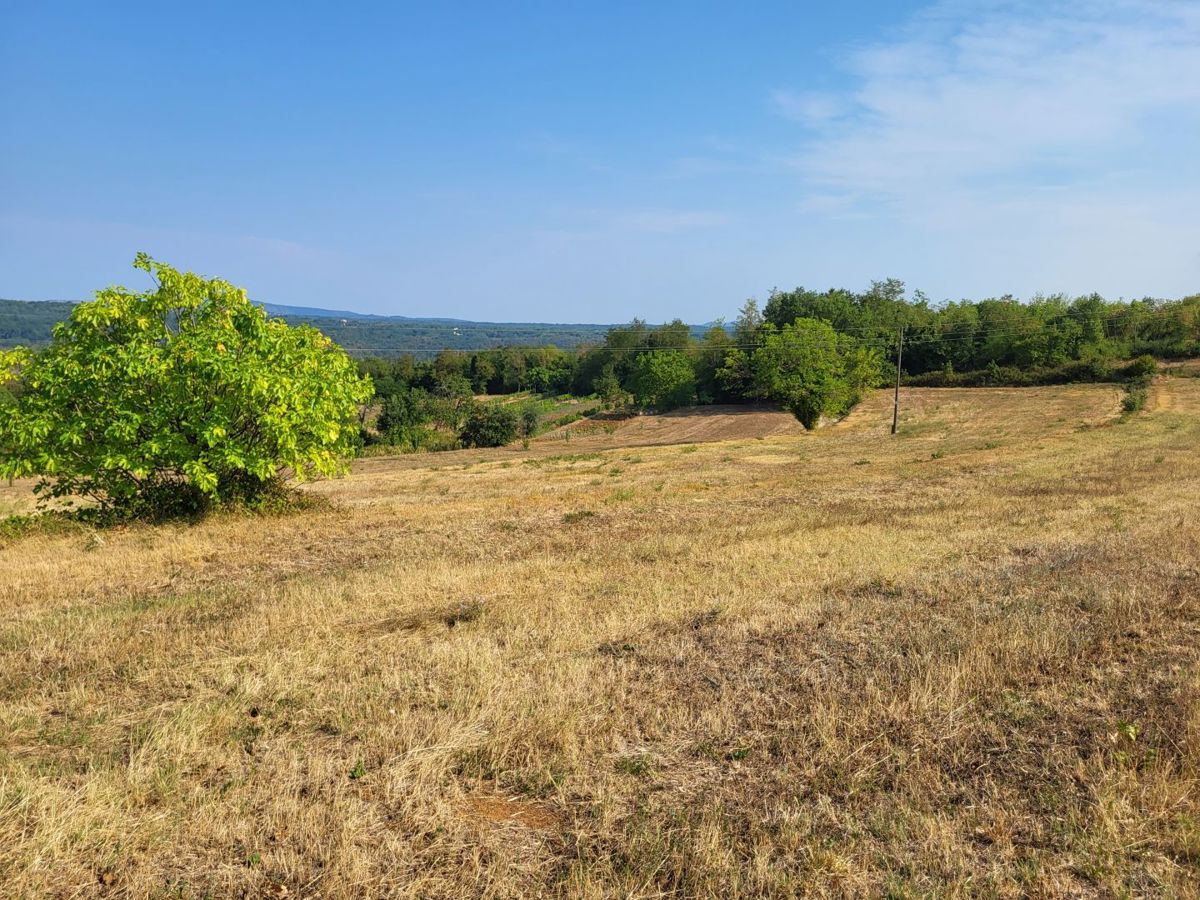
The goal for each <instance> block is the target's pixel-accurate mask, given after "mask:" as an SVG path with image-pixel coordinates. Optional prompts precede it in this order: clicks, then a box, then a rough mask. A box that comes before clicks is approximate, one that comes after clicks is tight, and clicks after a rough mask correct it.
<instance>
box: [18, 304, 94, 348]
mask: <svg viewBox="0 0 1200 900" xmlns="http://www.w3.org/2000/svg"><path fill="white" fill-rule="evenodd" d="M74 305H75V304H74V303H73V302H72V301H70V300H41V301H38V302H36V303H30V302H27V301H24V300H0V347H12V346H14V345H16V344H24V345H33V346H37V345H39V344H44V343H46V342H47V341H48V340H50V329H51V327H53V325H54V323H55V322H60V321H62V320H63V319H65V318H66V317H67V315H68V314H69V313H70V312H71V307H72V306H74Z"/></svg>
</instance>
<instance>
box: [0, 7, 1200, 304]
mask: <svg viewBox="0 0 1200 900" xmlns="http://www.w3.org/2000/svg"><path fill="white" fill-rule="evenodd" d="M1198 210H1200V2H1195V0H1183V2H1173V0H1129V2H1088V0H1077V2H1070V3H1062V4H1058V3H1055V2H1028V3H1025V2H1016V3H1000V2H986V0H979V2H966V0H954V2H944V3H940V4H936V5H930V4H928V3H910V2H883V0H876V2H849V3H847V2H843V3H802V2H797V0H791V2H766V0H756V2H753V3H733V2H728V3H720V4H719V3H707V2H698V0H691V2H637V3H623V2H611V0H609V2H602V3H601V2H597V3H592V4H586V5H585V4H582V3H564V2H546V3H515V2H514V3H490V2H488V3H482V2H481V3H472V4H464V3H458V4H452V3H438V2H434V3H428V2H422V3H379V4H369V3H365V2H356V3H342V4H317V3H305V2H289V3H278V4H270V3H267V2H254V3H246V2H238V3H228V4H219V3H188V4H183V3H156V4H146V5H144V6H139V5H135V4H130V3H121V2H116V0H114V2H110V3H96V2H87V3H12V4H9V5H7V6H6V8H5V12H4V13H3V16H2V17H0V296H3V297H16V298H26V299H60V298H62V299H82V298H84V297H86V296H89V295H90V292H91V291H92V290H94V289H96V288H99V287H102V286H105V285H108V284H112V283H127V284H131V285H138V284H139V281H138V275H139V273H135V272H133V271H132V270H131V269H130V268H129V263H130V262H131V260H132V259H133V256H134V253H135V252H136V251H137V250H143V249H144V250H146V251H148V252H150V253H151V254H152V255H154V256H157V257H159V258H160V259H164V260H166V261H168V262H170V263H172V264H174V265H177V266H180V267H185V268H189V269H193V270H195V271H198V272H202V273H205V274H209V275H221V276H223V277H226V278H229V279H230V280H232V281H234V282H236V283H238V284H241V285H243V286H245V287H246V288H248V289H249V290H250V292H251V296H252V297H253V298H254V299H257V300H263V301H271V302H276V303H287V304H297V305H308V306H324V307H336V308H350V309H356V310H361V311H365V312H379V313H396V314H404V315H437V316H446V315H449V316H456V317H462V318H474V319H487V320H522V321H531V320H533V321H601V322H611V321H624V320H627V319H629V318H630V317H632V316H634V315H640V316H642V317H645V318H648V319H650V320H652V321H661V320H665V319H668V318H672V317H675V316H679V317H681V318H684V319H686V320H689V321H694V322H702V321H707V320H710V319H712V318H715V317H717V316H722V315H724V316H732V315H733V314H734V312H735V311H736V309H737V307H738V306H739V305H740V303H741V301H742V300H743V299H745V298H746V297H749V296H757V297H758V298H760V299H763V298H765V297H766V295H767V294H768V292H769V290H770V289H771V287H773V286H779V287H781V288H791V287H794V286H796V285H801V284H802V285H805V286H807V287H812V288H826V287H830V286H834V285H838V286H847V287H852V288H859V287H865V286H866V285H867V284H868V282H869V281H870V280H872V279H876V278H884V277H888V276H894V277H897V278H901V279H903V280H904V281H906V282H907V283H908V285H909V287H910V289H912V288H920V289H922V290H924V291H925V292H926V293H927V294H928V295H929V296H930V297H931V298H933V299H935V300H940V299H945V298H959V297H983V296H997V295H1001V294H1005V293H1013V294H1016V295H1018V296H1023V297H1027V296H1029V295H1031V294H1033V293H1034V292H1037V291H1043V292H1047V293H1049V292H1058V291H1065V292H1069V293H1082V292H1087V291H1092V290H1096V291H1099V292H1101V293H1103V294H1105V295H1106V296H1110V297H1117V296H1126V297H1131V296H1143V295H1153V296H1164V297H1174V296H1180V295H1183V294H1188V293H1194V292H1197V291H1200V213H1198ZM143 277H144V276H143Z"/></svg>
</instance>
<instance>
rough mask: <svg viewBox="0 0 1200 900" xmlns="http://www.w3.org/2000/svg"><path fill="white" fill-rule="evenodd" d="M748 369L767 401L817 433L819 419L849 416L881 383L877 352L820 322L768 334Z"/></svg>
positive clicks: (802, 322)
mask: <svg viewBox="0 0 1200 900" xmlns="http://www.w3.org/2000/svg"><path fill="white" fill-rule="evenodd" d="M750 367H751V371H752V373H753V378H754V383H755V384H756V385H757V387H758V388H759V390H760V391H761V392H762V393H763V395H765V396H766V397H769V398H770V399H772V400H774V401H776V402H777V403H780V404H781V405H782V406H783V407H784V408H785V409H787V410H789V411H790V412H791V413H792V414H794V415H795V416H796V418H797V419H799V420H800V422H801V423H802V424H803V425H804V427H805V428H815V427H816V425H817V422H818V420H819V419H820V418H821V416H840V415H843V414H844V413H846V412H848V411H849V410H850V408H851V407H853V406H854V404H856V403H857V402H858V401H859V400H860V399H861V398H862V395H863V393H864V392H865V391H867V390H869V389H870V388H872V387H874V386H875V385H877V384H878V383H879V379H880V374H881V361H880V356H879V353H878V352H877V351H874V350H871V349H868V348H866V347H863V346H861V345H860V344H859V343H858V342H857V341H855V340H854V339H853V338H850V337H847V336H846V335H839V334H838V333H837V332H836V331H834V330H833V327H832V326H830V325H829V324H828V323H826V322H822V321H819V320H816V319H797V320H796V321H795V322H794V323H793V324H791V325H785V326H784V327H783V328H782V329H779V330H775V328H774V327H768V328H766V329H764V338H763V344H762V346H761V347H760V348H759V349H758V350H757V351H755V353H754V355H753V357H752V359H751V361H750Z"/></svg>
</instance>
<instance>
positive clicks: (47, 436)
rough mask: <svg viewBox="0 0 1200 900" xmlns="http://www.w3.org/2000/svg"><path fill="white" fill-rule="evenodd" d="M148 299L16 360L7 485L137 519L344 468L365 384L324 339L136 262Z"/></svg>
mask: <svg viewBox="0 0 1200 900" xmlns="http://www.w3.org/2000/svg"><path fill="white" fill-rule="evenodd" d="M134 266H135V267H136V268H138V269H140V270H142V271H144V272H146V273H148V274H149V275H150V276H151V277H152V278H153V279H154V280H155V284H154V286H153V287H152V288H151V289H149V290H147V291H145V292H142V293H136V292H133V291H129V290H127V289H125V288H120V287H114V288H108V289H106V290H103V291H99V292H97V294H96V299H95V300H93V301H90V302H87V303H81V304H79V305H78V306H76V307H75V308H74V309H73V310H72V311H71V315H70V317H69V318H68V319H67V320H66V321H64V322H62V323H60V324H58V325H57V326H55V328H54V334H53V339H52V341H51V343H50V345H49V346H48V347H46V348H45V349H44V350H42V351H41V352H38V353H29V352H19V353H16V354H13V353H9V354H6V355H5V358H4V359H3V360H0V371H2V372H3V373H4V375H2V376H0V380H3V379H4V378H5V377H7V379H8V380H10V381H15V384H16V391H15V393H14V399H13V400H12V402H10V403H6V404H2V405H0V476H3V477H9V478H12V477H23V476H41V479H42V480H41V482H40V484H39V485H38V489H39V491H40V492H41V493H42V495H43V497H46V496H50V497H62V496H69V495H76V496H84V497H89V498H92V499H93V500H95V501H96V502H97V503H99V504H100V505H101V506H102V507H105V508H110V509H116V510H120V511H122V512H125V513H129V514H148V513H150V514H152V513H161V512H168V511H173V510H178V511H183V510H195V509H199V508H203V507H204V506H206V505H209V504H211V503H214V502H216V503H223V502H238V501H253V500H256V499H258V498H261V497H262V496H264V495H265V494H267V493H269V492H272V491H273V490H275V489H276V488H278V486H279V485H280V484H281V483H282V479H283V476H284V474H285V473H286V472H287V471H289V470H290V471H291V472H292V473H294V475H295V476H296V477H298V478H305V477H308V476H310V475H314V474H320V475H333V474H336V473H338V472H340V471H342V470H343V468H344V460H345V458H346V457H348V456H350V455H352V454H353V453H354V451H355V449H356V446H357V442H358V440H359V436H358V428H357V411H358V407H359V404H361V403H364V402H365V401H366V400H367V399H369V398H370V396H371V382H370V379H368V378H366V377H360V376H359V375H358V373H357V370H356V367H355V365H354V363H353V362H352V361H351V360H350V359H349V358H348V357H347V356H346V354H345V353H343V352H342V351H341V350H340V349H339V348H338V347H336V346H334V345H333V344H332V343H331V342H330V340H329V339H328V338H327V337H325V336H324V335H323V334H321V333H320V332H319V331H317V330H315V329H313V328H311V327H307V326H301V327H291V326H289V325H288V324H287V323H285V322H284V321H283V320H281V319H273V318H268V316H267V314H266V312H265V311H264V310H263V309H262V308H261V307H258V306H255V305H254V304H252V303H251V302H250V300H249V299H248V298H247V296H246V293H245V291H243V290H241V289H240V288H237V287H234V286H233V285H232V284H229V283H228V282H226V281H221V280H219V279H211V280H209V279H205V278H201V277H200V276H198V275H194V274H192V273H190V272H179V271H177V270H175V269H173V268H171V267H170V266H168V265H165V264H163V263H159V262H155V261H154V260H152V259H150V258H149V257H148V256H146V255H145V254H139V255H138V257H137V260H136V261H135V263H134Z"/></svg>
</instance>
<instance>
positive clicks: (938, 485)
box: [0, 379, 1200, 897]
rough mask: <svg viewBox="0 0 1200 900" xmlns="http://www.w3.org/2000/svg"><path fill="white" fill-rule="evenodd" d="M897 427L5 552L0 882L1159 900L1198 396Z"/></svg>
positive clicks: (1192, 806) (1183, 667)
mask: <svg viewBox="0 0 1200 900" xmlns="http://www.w3.org/2000/svg"><path fill="white" fill-rule="evenodd" d="M906 403H907V406H906V409H905V416H904V420H903V424H904V427H903V429H902V434H901V435H900V437H899V438H898V439H893V438H890V437H889V436H888V435H887V426H888V424H889V421H890V406H889V404H890V397H888V396H886V395H885V394H882V393H881V394H880V395H877V396H875V397H873V398H872V399H871V400H870V401H869V402H868V403H866V404H865V405H864V406H863V407H861V408H860V409H859V410H857V411H856V412H855V413H854V414H852V416H851V417H850V419H849V420H848V421H847V422H845V423H843V424H841V425H839V426H837V427H835V428H831V429H828V430H825V431H822V432H819V433H817V434H815V435H800V436H793V435H789V436H780V437H774V438H769V439H766V440H761V441H759V440H742V441H735V442H725V443H711V444H702V445H698V446H695V447H653V448H637V449H636V450H619V449H615V450H608V451H604V450H600V449H597V448H589V450H590V452H588V453H583V454H576V455H574V456H563V455H561V454H559V455H548V454H549V452H550V451H551V450H553V449H554V448H553V447H549V446H543V447H541V448H537V447H535V449H534V450H533V451H531V452H530V454H529V462H528V463H527V462H525V461H524V460H523V457H522V454H520V453H517V452H514V451H512V450H505V451H493V452H477V453H474V454H466V453H464V454H455V455H453V456H452V457H449V458H446V457H439V456H424V457H415V458H406V459H402V460H380V459H376V460H370V461H365V462H364V463H363V464H362V465H361V466H360V467H359V469H358V472H357V474H356V475H354V476H352V477H350V478H348V479H346V480H343V481H339V482H330V483H324V484H320V485H317V486H315V487H314V490H315V491H317V492H318V493H321V494H324V495H328V496H329V497H331V498H332V499H333V500H334V505H333V506H332V507H330V508H329V509H327V510H317V511H312V512H307V513H304V514H298V515H295V516H291V517H287V518H278V519H258V520H255V519H239V518H219V519H215V520H212V521H209V522H206V523H204V524H202V525H199V526H195V527H186V526H172V527H166V528H160V529H150V528H140V527H139V528H131V529H128V530H121V531H110V532H106V533H103V534H99V535H92V534H89V533H74V534H66V535H59V536H33V537H28V538H24V539H21V540H20V541H17V542H10V543H9V544H7V545H4V546H0V557H2V558H3V564H4V570H5V576H6V577H5V578H4V579H3V580H0V611H2V624H0V883H5V884H7V885H8V886H9V889H10V890H11V891H12V892H14V893H16V894H22V893H25V894H29V895H42V894H46V895H51V896H53V895H64V896H65V895H78V894H88V893H90V892H92V891H94V890H96V889H97V887H99V888H100V889H101V890H102V891H107V892H109V893H110V894H112V895H116V896H119V895H128V896H144V895H146V894H154V893H156V892H157V893H159V894H161V895H167V894H168V893H170V894H171V895H172V896H176V895H182V896H202V895H203V894H204V893H205V892H206V891H211V892H213V893H214V894H215V895H216V896H230V895H236V894H237V893H238V892H240V891H242V890H247V891H249V892H250V894H251V895H258V894H259V893H264V894H269V893H270V892H274V893H275V894H276V895H280V894H281V892H282V888H287V889H288V895H289V896H298V895H300V896H307V895H311V894H314V893H317V894H321V895H328V896H345V897H352V896H362V895H380V894H383V893H386V892H387V891H388V889H390V888H392V889H395V892H396V893H397V894H399V895H404V896H420V897H435V896H462V895H471V896H476V895H478V896H529V895H531V894H537V893H542V892H545V893H559V894H563V895H570V896H579V897H601V896H637V897H650V896H662V895H663V894H664V893H678V894H683V895H689V896H703V895H713V896H737V895H745V896H758V895H764V894H768V895H779V896H786V895H790V894H796V893H802V892H805V891H819V892H824V893H829V894H835V895H839V894H840V895H852V896H861V895H863V894H864V893H883V892H885V891H891V892H892V893H893V894H895V895H899V896H904V895H911V896H924V895H927V894H929V893H957V894H960V895H981V894H982V895H991V894H995V895H1007V896H1018V895H1021V894H1022V893H1025V894H1030V893H1032V894H1040V895H1050V896H1053V895H1085V896H1086V895H1090V894H1096V895H1112V894H1119V893H1122V892H1129V893H1132V894H1135V895H1145V894H1177V895H1178V894H1190V893H1193V892H1195V890H1196V882H1195V880H1194V876H1195V871H1196V866H1197V862H1198V861H1200V818H1198V817H1200V810H1198V809H1197V805H1198V804H1197V790H1196V786H1197V783H1196V778H1197V773H1198V772H1200V668H1198V662H1200V641H1198V638H1200V619H1198V613H1200V605H1198V603H1200V601H1198V595H1200V568H1198V565H1200V563H1198V560H1200V517H1198V515H1197V513H1198V512H1200V499H1198V498H1200V474H1198V472H1197V467H1196V453H1195V447H1196V446H1197V440H1198V438H1200V380H1198V379H1169V380H1168V379H1164V380H1162V381H1160V382H1159V383H1158V384H1156V386H1155V388H1154V396H1153V397H1152V402H1151V404H1150V405H1149V406H1148V408H1147V410H1146V411H1145V412H1143V413H1141V414H1139V415H1137V416H1135V417H1133V418H1132V419H1130V420H1128V421H1125V422H1117V421H1116V416H1117V409H1118V394H1117V392H1116V391H1115V390H1114V389H1113V388H1111V387H1107V386H1080V387H1067V388H1036V389H1026V390H1002V389H998V390H983V389H978V390H963V391H955V390H944V391H937V390H927V391H909V392H906ZM0 502H7V503H8V504H9V505H10V506H15V505H17V504H19V503H21V502H23V501H22V500H21V499H20V498H18V497H17V496H16V495H15V494H14V493H13V492H11V491H10V492H9V493H8V494H7V495H5V496H3V497H0ZM352 773H353V775H354V776H360V777H352ZM104 885H107V887H104ZM171 892H174V893H171Z"/></svg>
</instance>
